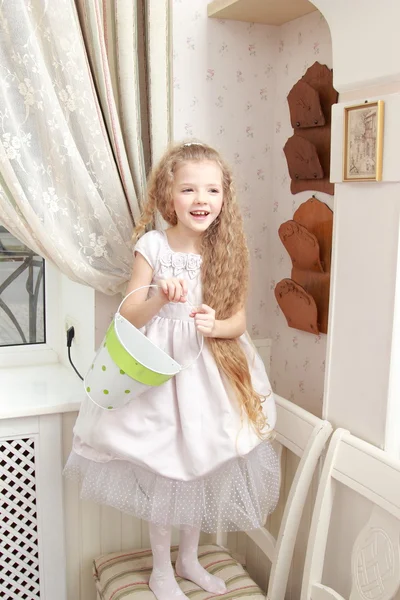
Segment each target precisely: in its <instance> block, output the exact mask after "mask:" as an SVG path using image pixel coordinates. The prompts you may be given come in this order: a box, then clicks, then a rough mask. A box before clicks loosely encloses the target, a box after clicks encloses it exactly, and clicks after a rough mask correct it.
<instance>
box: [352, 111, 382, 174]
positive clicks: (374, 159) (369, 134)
mask: <svg viewBox="0 0 400 600" xmlns="http://www.w3.org/2000/svg"><path fill="white" fill-rule="evenodd" d="M383 113H384V102H383V100H378V101H376V102H365V103H364V104H357V105H355V106H347V107H345V109H344V152H343V181H381V179H382V152H383Z"/></svg>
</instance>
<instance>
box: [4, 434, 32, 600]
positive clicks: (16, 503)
mask: <svg viewBox="0 0 400 600" xmlns="http://www.w3.org/2000/svg"><path fill="white" fill-rule="evenodd" d="M0 480H1V514H0V554H1V556H2V559H1V563H2V568H1V569H0V597H1V598H5V599H6V600H37V599H40V587H39V586H40V584H39V547H38V533H37V507H36V478H35V438H33V437H32V438H21V439H13V440H0Z"/></svg>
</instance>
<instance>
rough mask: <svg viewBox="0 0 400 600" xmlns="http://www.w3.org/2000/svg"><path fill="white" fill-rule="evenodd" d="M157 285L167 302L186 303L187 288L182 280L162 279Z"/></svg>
mask: <svg viewBox="0 0 400 600" xmlns="http://www.w3.org/2000/svg"><path fill="white" fill-rule="evenodd" d="M159 285H160V287H161V289H162V293H163V294H164V295H165V296H166V298H167V299H168V301H169V302H186V300H187V293H188V288H187V282H186V281H185V280H184V279H177V278H175V277H173V278H171V279H162V280H161V281H160V282H159Z"/></svg>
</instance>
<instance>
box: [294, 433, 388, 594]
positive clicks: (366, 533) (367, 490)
mask: <svg viewBox="0 0 400 600" xmlns="http://www.w3.org/2000/svg"><path fill="white" fill-rule="evenodd" d="M337 482H340V483H341V484H342V485H344V486H346V487H347V488H350V489H351V490H354V491H355V492H357V493H358V494H360V495H361V496H363V497H364V498H366V499H367V500H369V501H370V502H372V503H373V508H372V511H371V514H370V518H369V520H368V522H367V524H366V525H365V526H364V528H363V529H362V530H361V532H360V533H359V535H358V537H357V540H356V541H355V543H354V545H353V550H352V559H351V584H352V585H351V593H350V600H365V599H366V598H371V599H375V600H391V599H392V598H394V596H395V594H396V592H397V590H398V588H399V585H400V461H398V460H394V459H393V458H391V457H390V456H388V454H387V453H386V452H384V451H383V450H379V449H378V448H376V447H375V446H372V445H371V444H368V443H367V442H364V441H362V440H360V439H358V438H356V437H355V436H353V435H351V434H350V433H349V432H348V431H346V430H345V429H337V430H336V431H335V433H334V434H333V436H332V439H331V442H330V444H329V449H328V452H327V456H326V460H325V463H324V468H323V471H322V475H321V479H320V483H319V486H318V492H317V497H316V501H315V507H314V512H313V517H312V522H311V529H310V535H309V541H308V546H307V554H306V562H305V567H304V577H303V584H302V591H301V600H311V599H312V600H344V598H343V596H341V595H340V594H339V593H338V592H336V591H335V590H333V589H332V588H330V587H328V586H325V585H323V584H322V582H321V581H322V573H323V568H324V558H325V552H326V544H327V538H328V530H329V525H330V518H331V514H332V506H333V499H334V491H335V486H336V483H337ZM356 509H357V504H355V510H356Z"/></svg>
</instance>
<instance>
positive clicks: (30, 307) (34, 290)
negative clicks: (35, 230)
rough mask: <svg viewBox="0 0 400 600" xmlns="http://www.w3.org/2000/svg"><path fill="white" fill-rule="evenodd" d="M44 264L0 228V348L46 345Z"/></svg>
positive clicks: (38, 257) (33, 253)
mask: <svg viewBox="0 0 400 600" xmlns="http://www.w3.org/2000/svg"><path fill="white" fill-rule="evenodd" d="M44 263H45V261H44V260H43V258H41V257H40V256H38V255H37V254H35V252H33V251H32V250H31V249H30V248H28V247H27V246H25V245H24V244H23V243H22V242H20V241H19V240H17V239H16V238H15V237H14V236H13V235H12V234H11V233H9V232H8V231H7V230H6V229H5V228H4V227H2V226H0V346H19V345H26V344H29V345H32V344H44V343H45V342H46V323H45V281H44V280H45V264H44Z"/></svg>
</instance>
